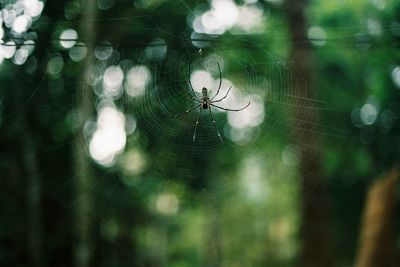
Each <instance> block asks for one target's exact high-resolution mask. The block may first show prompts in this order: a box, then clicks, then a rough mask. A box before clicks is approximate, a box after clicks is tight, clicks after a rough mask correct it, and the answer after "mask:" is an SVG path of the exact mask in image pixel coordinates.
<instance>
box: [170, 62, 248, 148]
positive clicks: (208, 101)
mask: <svg viewBox="0 0 400 267" xmlns="http://www.w3.org/2000/svg"><path fill="white" fill-rule="evenodd" d="M217 65H218V71H219V86H218V89H217V93H216V94H215V95H214V96H213V97H211V98H210V97H209V95H208V93H209V91H208V89H207V88H205V87H203V88H202V90H201V97H199V96H198V95H197V94H196V92H195V91H194V89H193V86H192V83H191V82H190V77H189V85H190V91H191V93H190V91H189V90H188V91H187V94H188V95H189V97H190V98H191V99H192V100H193V101H195V102H196V103H197V105H196V106H194V107H192V108H190V109H187V110H186V111H184V112H182V113H179V114H176V115H173V116H172V117H173V118H177V117H180V116H183V115H186V114H187V113H189V112H191V111H193V110H195V109H196V108H200V111H199V113H198V115H197V120H196V124H195V127H194V132H193V142H194V141H195V140H196V131H197V126H198V124H199V120H200V115H201V111H202V110H203V109H208V110H209V112H210V116H211V120H212V123H213V125H214V128H215V130H216V131H217V134H218V137H219V139H220V140H221V142H224V141H223V140H222V137H221V134H220V133H219V131H218V128H217V125H216V124H215V119H214V116H213V113H212V111H211V107H215V108H219V109H222V110H226V111H241V110H244V109H245V108H247V107H248V106H249V105H250V102H249V103H248V104H247V105H246V106H244V107H243V108H240V109H229V108H223V107H220V106H217V105H215V104H214V103H218V102H221V101H222V100H224V99H225V98H226V97H227V96H228V94H229V92H230V90H231V89H232V86H230V87H229V89H228V91H227V92H226V94H225V96H224V97H222V98H220V99H218V100H214V99H215V98H216V97H217V96H218V94H219V91H220V89H221V85H222V74H221V67H220V66H219V63H218V62H217ZM189 75H190V65H189Z"/></svg>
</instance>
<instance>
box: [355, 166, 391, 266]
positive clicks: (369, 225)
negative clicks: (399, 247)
mask: <svg viewBox="0 0 400 267" xmlns="http://www.w3.org/2000/svg"><path fill="white" fill-rule="evenodd" d="M398 179H399V170H398V169H393V170H391V171H390V172H389V174H387V175H386V177H385V179H381V180H378V181H377V182H375V183H374V184H372V185H371V187H370V188H369V190H368V195H367V198H366V205H365V210H364V215H363V219H362V230H361V236H360V247H359V250H358V256H357V261H356V264H355V266H356V267H376V266H387V267H391V266H397V265H395V260H396V259H395V258H396V250H395V247H396V246H395V238H394V234H395V233H394V218H395V217H394V210H395V195H396V185H397V182H398Z"/></svg>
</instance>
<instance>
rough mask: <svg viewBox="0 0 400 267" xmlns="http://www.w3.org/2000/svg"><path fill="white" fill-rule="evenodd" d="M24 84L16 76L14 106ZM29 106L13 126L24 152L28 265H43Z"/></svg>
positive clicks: (19, 103) (38, 187)
mask: <svg viewBox="0 0 400 267" xmlns="http://www.w3.org/2000/svg"><path fill="white" fill-rule="evenodd" d="M16 73H17V75H16V77H19V76H22V74H21V68H18V69H17V71H16ZM24 88H25V85H24V83H23V81H22V80H20V79H18V78H16V79H15V87H14V88H13V90H12V91H13V95H14V98H15V103H16V108H15V110H18V109H20V107H22V106H23V103H22V99H21V98H22V96H23V91H24ZM27 110H28V109H20V111H19V112H18V115H17V120H16V122H17V124H16V130H17V132H18V136H19V144H20V146H21V147H20V149H21V152H22V153H23V155H24V156H23V170H24V174H25V175H24V176H25V181H26V214H27V215H26V218H27V219H26V237H27V247H26V248H27V254H28V256H29V265H30V266H33V267H39V266H42V265H43V260H42V259H43V246H42V245H43V244H42V235H43V228H42V227H43V226H42V207H41V205H42V203H41V191H42V179H41V177H40V174H39V173H40V170H39V159H38V156H37V152H36V145H35V141H34V131H32V129H31V127H30V125H29V120H28V116H27V114H28V113H27Z"/></svg>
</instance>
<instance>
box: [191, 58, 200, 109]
mask: <svg viewBox="0 0 400 267" xmlns="http://www.w3.org/2000/svg"><path fill="white" fill-rule="evenodd" d="M191 72H192V71H191V69H190V63H189V80H188V82H189V86H190V90H191V91H192V94H193V95H194V96H195V98H196V99H197V100H198V101H201V99H200V98H199V96H198V95H197V94H196V92H195V91H194V89H193V85H192V82H191V81H190V73H191ZM188 94H189V92H188ZM189 95H190V94H189ZM191 98H192V99H193V96H191Z"/></svg>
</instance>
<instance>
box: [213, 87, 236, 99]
mask: <svg viewBox="0 0 400 267" xmlns="http://www.w3.org/2000/svg"><path fill="white" fill-rule="evenodd" d="M231 89H232V85H231V86H230V87H229V89H228V92H226V95H225V96H224V97H223V98H221V99H218V100H215V101H212V100H211V101H210V103H217V102H221V101H222V100H224V99H225V98H226V97H227V96H228V94H229V91H230V90H231Z"/></svg>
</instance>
